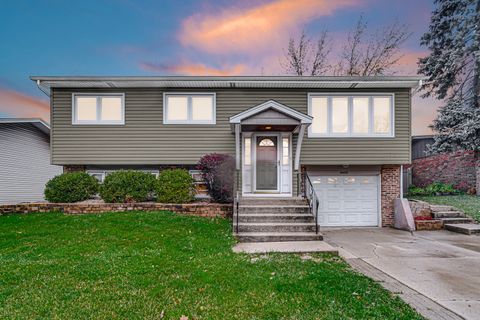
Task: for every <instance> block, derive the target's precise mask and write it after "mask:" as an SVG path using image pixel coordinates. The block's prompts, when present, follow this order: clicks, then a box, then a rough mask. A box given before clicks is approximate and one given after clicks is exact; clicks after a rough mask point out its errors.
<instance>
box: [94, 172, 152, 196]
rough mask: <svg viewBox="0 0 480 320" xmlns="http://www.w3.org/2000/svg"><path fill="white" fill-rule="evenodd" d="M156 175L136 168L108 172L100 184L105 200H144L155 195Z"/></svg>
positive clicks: (101, 193)
mask: <svg viewBox="0 0 480 320" xmlns="http://www.w3.org/2000/svg"><path fill="white" fill-rule="evenodd" d="M155 183H156V179H155V176H154V175H153V174H151V173H148V172H142V171H136V170H119V171H115V172H112V173H110V174H108V175H107V176H106V177H105V180H104V181H103V184H102V185H101V186H100V196H101V197H102V199H103V200H104V201H105V202H117V203H118V202H120V203H122V202H143V201H148V200H151V199H153V198H154V197H155Z"/></svg>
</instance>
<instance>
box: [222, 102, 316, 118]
mask: <svg viewBox="0 0 480 320" xmlns="http://www.w3.org/2000/svg"><path fill="white" fill-rule="evenodd" d="M267 109H274V110H276V111H279V112H282V113H284V114H286V115H288V116H290V117H292V118H295V119H297V120H299V121H300V122H301V123H306V124H310V123H312V119H313V118H312V117H311V116H309V115H306V114H303V113H301V112H299V111H297V110H294V109H292V108H290V107H287V106H286V105H283V104H281V103H278V102H276V101H274V100H268V101H266V102H263V103H261V104H259V105H257V106H255V107H251V108H250V109H247V110H245V111H243V112H240V113H239V114H236V115H234V116H232V117H230V123H241V122H242V120H243V119H246V118H249V117H251V116H253V115H255V114H257V113H260V112H262V111H264V110H267Z"/></svg>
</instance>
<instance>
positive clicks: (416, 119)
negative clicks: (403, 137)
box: [412, 93, 442, 135]
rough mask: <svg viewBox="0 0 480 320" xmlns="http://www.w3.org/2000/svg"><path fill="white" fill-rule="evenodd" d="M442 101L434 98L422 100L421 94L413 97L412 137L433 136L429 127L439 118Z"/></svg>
mask: <svg viewBox="0 0 480 320" xmlns="http://www.w3.org/2000/svg"><path fill="white" fill-rule="evenodd" d="M441 105H442V101H439V100H437V99H434V98H425V99H424V98H421V97H420V93H417V94H415V95H414V96H413V97H412V135H425V134H432V130H431V129H430V128H429V127H428V126H429V125H430V124H432V122H433V120H434V119H435V118H436V117H437V110H438V108H439V107H440V106H441Z"/></svg>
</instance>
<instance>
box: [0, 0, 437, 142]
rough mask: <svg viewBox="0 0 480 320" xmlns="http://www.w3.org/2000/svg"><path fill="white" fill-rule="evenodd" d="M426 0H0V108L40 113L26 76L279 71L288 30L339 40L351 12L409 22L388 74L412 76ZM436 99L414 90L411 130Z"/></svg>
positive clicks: (429, 2) (44, 103) (422, 129)
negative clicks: (392, 71) (393, 69)
mask: <svg viewBox="0 0 480 320" xmlns="http://www.w3.org/2000/svg"><path fill="white" fill-rule="evenodd" d="M432 9H433V0H402V1H398V0H336V1H332V0H242V1H238V0H237V1H232V0H217V1H213V0H201V1H193V0H189V1H186V0H182V1H179V0H177V1H174V0H164V1H154V0H146V1H135V0H117V1H115V0H95V1H93V0H92V1H87V0H82V1H62V0H56V1H54V0H51V1H38V0H37V1H34V0H32V1H27V0H24V1H6V2H3V3H2V4H1V5H0V38H1V40H2V41H1V43H2V44H1V50H0V117H42V118H44V119H48V110H49V106H48V99H47V97H46V96H45V95H44V94H43V93H42V92H40V91H39V90H38V89H37V88H36V86H35V84H34V83H33V82H32V81H30V80H29V79H28V77H29V76H30V75H260V74H263V75H282V74H284V72H283V69H282V67H281V65H280V61H281V59H282V58H283V56H284V49H285V47H286V46H287V44H288V39H289V37H290V36H295V35H298V34H299V33H300V32H301V30H302V29H304V30H305V31H306V32H307V34H308V35H309V36H311V37H316V36H317V35H318V34H319V32H320V31H321V30H322V29H325V28H326V29H327V30H328V31H329V33H330V37H331V39H332V42H333V43H332V45H333V46H334V47H338V46H339V45H338V44H341V43H342V41H343V39H345V38H346V37H347V34H348V31H349V30H350V29H351V28H352V26H353V25H354V24H355V22H356V21H357V20H358V17H359V15H360V14H363V15H364V17H365V18H366V19H367V20H368V23H369V28H370V29H371V30H375V29H376V28H379V27H381V26H384V25H386V24H390V23H392V22H393V21H395V19H398V21H400V22H402V23H406V24H408V25H409V26H410V30H411V31H412V32H413V35H412V37H411V38H410V39H409V40H408V41H407V42H406V43H405V44H404V46H403V47H402V51H403V52H404V57H403V59H402V60H401V61H400V63H399V65H398V67H397V68H396V72H397V73H396V74H397V75H415V74H416V61H417V59H418V57H421V56H424V55H426V54H427V51H426V49H425V48H422V47H420V45H419V39H420V37H421V35H422V34H423V32H425V31H426V30H427V28H428V23H429V19H430V12H431V11H432ZM335 54H336V53H335V50H333V52H332V55H333V56H332V58H333V59H332V60H334V56H335ZM438 105H440V103H439V102H438V101H435V100H433V99H421V98H420V97H418V96H416V97H415V98H414V100H413V113H412V118H413V133H414V134H428V133H430V129H429V128H428V127H427V126H428V124H429V123H431V121H432V119H433V118H434V117H435V114H436V108H437V107H438Z"/></svg>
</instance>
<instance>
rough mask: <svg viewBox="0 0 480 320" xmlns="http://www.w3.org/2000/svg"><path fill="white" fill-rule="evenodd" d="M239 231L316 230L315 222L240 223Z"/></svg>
mask: <svg viewBox="0 0 480 320" xmlns="http://www.w3.org/2000/svg"><path fill="white" fill-rule="evenodd" d="M238 232H239V233H240V232H241V233H245V232H277V233H278V232H315V223H279V222H262V223H250V222H242V223H238Z"/></svg>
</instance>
